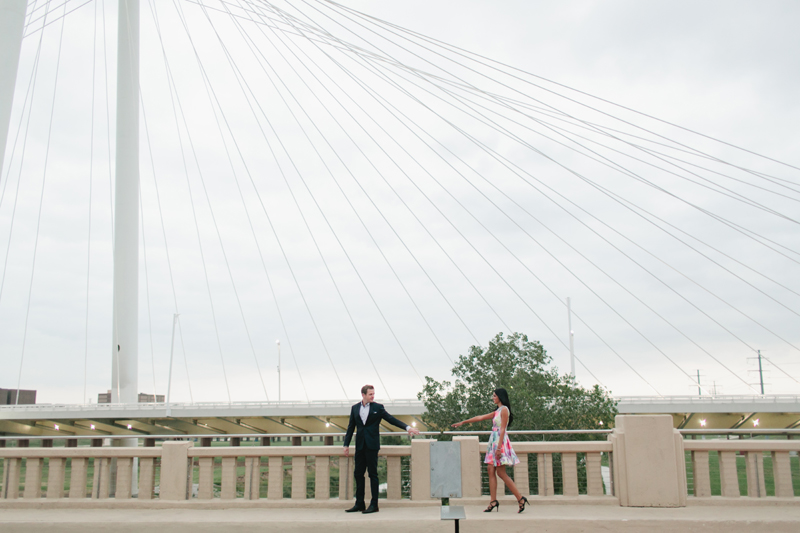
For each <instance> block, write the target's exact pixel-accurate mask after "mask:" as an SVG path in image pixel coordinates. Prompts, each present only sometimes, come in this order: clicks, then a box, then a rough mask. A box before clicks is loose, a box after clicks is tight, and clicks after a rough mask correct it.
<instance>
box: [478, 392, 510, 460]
mask: <svg viewBox="0 0 800 533" xmlns="http://www.w3.org/2000/svg"><path fill="white" fill-rule="evenodd" d="M504 408H506V407H505V406H501V407H499V408H498V409H497V411H495V412H494V417H493V418H492V434H491V435H489V443H488V446H487V449H486V458H485V459H484V460H483V462H484V463H486V464H487V465H494V466H514V465H516V464H519V459H518V458H517V454H515V453H514V449H513V448H512V447H511V441H510V440H508V434H506V435H505V439H504V440H503V453H501V454H498V453H497V448H498V445H499V443H500V425H501V424H502V423H503V419H502V418H501V417H500V412H501V410H502V409H504Z"/></svg>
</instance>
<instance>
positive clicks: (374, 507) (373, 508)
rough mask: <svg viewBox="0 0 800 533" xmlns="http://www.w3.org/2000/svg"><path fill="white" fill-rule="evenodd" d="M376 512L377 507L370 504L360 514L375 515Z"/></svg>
mask: <svg viewBox="0 0 800 533" xmlns="http://www.w3.org/2000/svg"><path fill="white" fill-rule="evenodd" d="M378 510H379V509H378V506H377V505H376V504H374V503H371V504H370V505H369V507H367V509H366V510H365V511H361V514H369V513H377V512H378Z"/></svg>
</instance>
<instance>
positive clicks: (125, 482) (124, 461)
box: [114, 457, 133, 500]
mask: <svg viewBox="0 0 800 533" xmlns="http://www.w3.org/2000/svg"><path fill="white" fill-rule="evenodd" d="M132 474H133V458H132V457H120V458H118V459H117V490H116V492H115V493H114V497H115V498H117V499H119V500H126V499H129V498H130V497H131V476H132Z"/></svg>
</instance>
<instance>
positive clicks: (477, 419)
mask: <svg viewBox="0 0 800 533" xmlns="http://www.w3.org/2000/svg"><path fill="white" fill-rule="evenodd" d="M493 416H494V413H487V414H485V415H478V416H473V417H472V418H468V419H466V420H462V421H461V422H456V423H455V424H453V427H454V428H457V427H460V426H463V425H464V424H472V423H473V422H481V421H482V420H491V418H492V417H493Z"/></svg>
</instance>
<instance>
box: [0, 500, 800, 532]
mask: <svg viewBox="0 0 800 533" xmlns="http://www.w3.org/2000/svg"><path fill="white" fill-rule="evenodd" d="M503 503H504V504H503V505H501V509H500V512H499V513H498V512H494V513H491V514H489V513H483V512H482V510H483V507H480V506H474V505H473V506H467V507H466V514H467V519H466V520H463V521H461V531H462V532H464V533H470V532H486V531H503V532H504V533H505V532H507V533H517V532H527V531H536V532H537V533H538V532H543V531H545V532H559V533H560V532H580V531H601V532H603V531H609V532H610V531H622V532H637V531H646V532H647V533H661V532H678V531H680V532H684V531H702V532H707V533H738V532H742V533H745V532H746V533H754V532H756V533H757V532H770V533H773V532H774V533H783V532H787V533H788V532H793V533H794V532H797V531H800V506H795V505H788V506H787V505H775V506H764V505H761V506H752V507H750V506H731V505H713V504H712V505H690V506H689V507H683V508H676V509H652V508H630V507H628V508H625V507H616V506H606V505H547V504H539V505H534V506H531V507H529V508H528V509H527V510H526V511H525V512H524V513H523V514H517V513H516V507H515V506H514V505H513V502H510V503H509V504H506V502H503ZM721 503H728V502H721ZM236 507H237V506H234V507H233V508H228V509H209V510H198V509H187V508H173V509H14V508H5V509H2V510H0V530H1V531H3V532H4V533H17V532H20V533H21V532H25V533H30V532H37V531H48V532H53V533H62V532H63V533H78V532H81V533H91V532H98V533H99V532H101V531H102V532H103V533H108V532H109V531H113V532H123V533H127V532H140V531H147V532H152V531H153V530H158V531H159V532H163V531H169V532H176V533H184V532H185V533H189V532H191V533H203V532H212V531H213V532H215V533H216V532H219V531H228V530H235V531H236V532H237V533H250V532H273V531H274V532H277V531H287V532H291V533H299V532H313V533H320V532H321V531H325V532H326V533H327V532H342V533H344V532H349V533H354V532H360V531H364V532H370V533H375V532H376V531H377V532H379V533H395V532H401V531H402V532H408V531H416V532H423V531H424V532H426V533H427V532H451V531H454V529H455V528H454V524H453V522H442V521H441V520H440V519H439V508H438V507H416V508H413V507H411V508H410V507H405V508H404V507H387V508H383V509H381V511H380V513H377V514H372V515H361V514H355V515H354V514H348V513H345V512H344V511H343V510H342V509H320V508H317V509H308V508H306V509H300V508H294V509H275V508H236Z"/></svg>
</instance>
